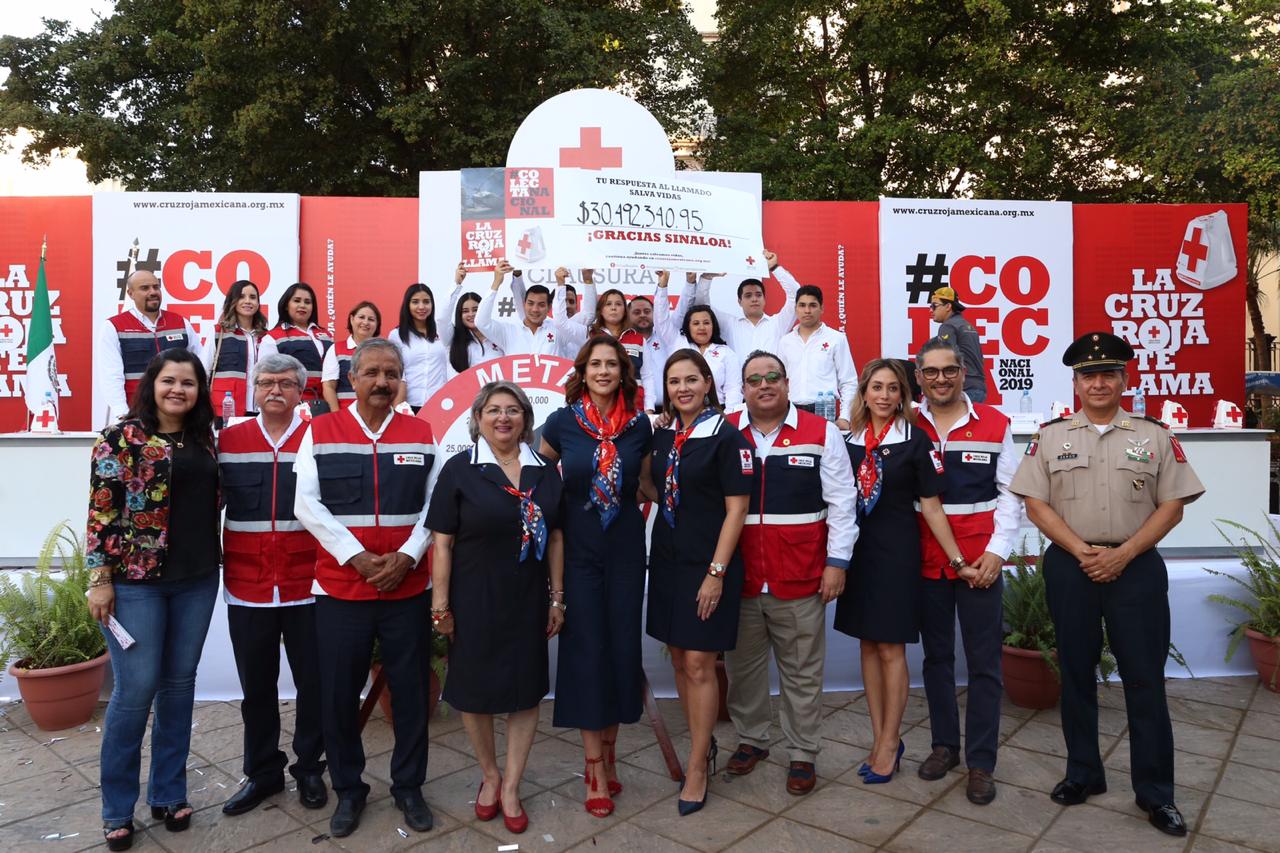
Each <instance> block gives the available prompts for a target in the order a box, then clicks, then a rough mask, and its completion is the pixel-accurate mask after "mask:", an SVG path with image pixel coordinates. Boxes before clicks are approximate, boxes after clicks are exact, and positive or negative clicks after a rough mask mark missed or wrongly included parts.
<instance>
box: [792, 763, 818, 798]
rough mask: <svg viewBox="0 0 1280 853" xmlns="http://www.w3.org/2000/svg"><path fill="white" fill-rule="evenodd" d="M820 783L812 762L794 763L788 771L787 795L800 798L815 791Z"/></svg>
mask: <svg viewBox="0 0 1280 853" xmlns="http://www.w3.org/2000/svg"><path fill="white" fill-rule="evenodd" d="M817 781H818V773H817V771H816V770H814V769H813V762H812V761H793V762H791V769H790V770H788V771H787V793H788V794H795V795H796V796H800V795H801V794H807V793H809V792H810V791H812V790H813V786H814V784H815V783H816V782H817Z"/></svg>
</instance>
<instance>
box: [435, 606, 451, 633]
mask: <svg viewBox="0 0 1280 853" xmlns="http://www.w3.org/2000/svg"><path fill="white" fill-rule="evenodd" d="M452 618H453V613H451V612H450V611H449V608H447V607H446V608H444V609H443V610H437V609H436V608H434V607H433V608H431V627H433V628H434V627H436V626H438V625H440V624H441V623H442V622H447V621H448V620H450V619H452Z"/></svg>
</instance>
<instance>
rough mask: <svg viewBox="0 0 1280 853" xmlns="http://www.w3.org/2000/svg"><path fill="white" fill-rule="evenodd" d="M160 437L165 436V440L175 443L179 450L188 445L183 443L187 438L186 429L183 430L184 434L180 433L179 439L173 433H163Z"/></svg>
mask: <svg viewBox="0 0 1280 853" xmlns="http://www.w3.org/2000/svg"><path fill="white" fill-rule="evenodd" d="M160 435H161V436H163V437H164V438H167V439H168V440H169V441H171V442H173V443H174V444H176V445H177V446H178V447H179V448H182V447H186V445H185V444H183V443H182V440H183V439H184V438H186V437H187V430H186V428H185V427H184V428H183V430H182V432H180V433H178V437H177V438H174V437H173V433H171V432H162V433H160Z"/></svg>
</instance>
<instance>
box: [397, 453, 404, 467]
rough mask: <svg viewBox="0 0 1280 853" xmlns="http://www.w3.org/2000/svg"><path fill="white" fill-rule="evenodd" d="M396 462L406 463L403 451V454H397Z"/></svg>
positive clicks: (399, 463) (398, 463)
mask: <svg viewBox="0 0 1280 853" xmlns="http://www.w3.org/2000/svg"><path fill="white" fill-rule="evenodd" d="M396 464H397V465H403V464H404V454H403V453H401V454H399V455H397V456H396Z"/></svg>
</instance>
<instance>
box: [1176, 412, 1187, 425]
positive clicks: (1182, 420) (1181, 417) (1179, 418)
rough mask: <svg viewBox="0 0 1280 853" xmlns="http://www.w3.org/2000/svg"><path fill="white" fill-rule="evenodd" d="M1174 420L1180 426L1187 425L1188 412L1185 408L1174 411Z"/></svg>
mask: <svg viewBox="0 0 1280 853" xmlns="http://www.w3.org/2000/svg"><path fill="white" fill-rule="evenodd" d="M1173 422H1174V423H1175V424H1177V425H1178V426H1180V427H1184V426H1186V425H1187V413H1186V410H1185V409H1178V410H1176V411H1175V412H1174V413H1173Z"/></svg>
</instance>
